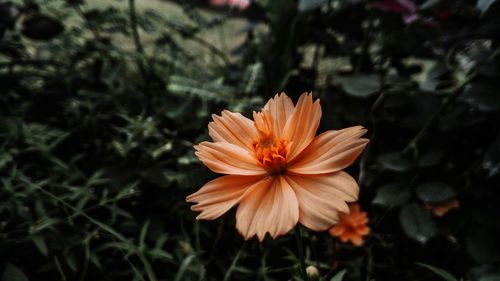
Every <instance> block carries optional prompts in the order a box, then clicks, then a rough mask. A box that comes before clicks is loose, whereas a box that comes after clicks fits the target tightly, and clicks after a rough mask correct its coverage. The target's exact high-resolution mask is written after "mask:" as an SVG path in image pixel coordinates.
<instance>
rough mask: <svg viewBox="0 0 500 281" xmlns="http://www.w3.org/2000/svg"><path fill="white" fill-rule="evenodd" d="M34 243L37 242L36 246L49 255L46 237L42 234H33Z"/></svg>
mask: <svg viewBox="0 0 500 281" xmlns="http://www.w3.org/2000/svg"><path fill="white" fill-rule="evenodd" d="M31 239H32V240H33V243H35V246H36V248H37V249H38V250H39V251H40V253H42V254H43V255H44V256H47V255H48V249H47V243H45V239H44V238H43V236H41V235H33V236H31Z"/></svg>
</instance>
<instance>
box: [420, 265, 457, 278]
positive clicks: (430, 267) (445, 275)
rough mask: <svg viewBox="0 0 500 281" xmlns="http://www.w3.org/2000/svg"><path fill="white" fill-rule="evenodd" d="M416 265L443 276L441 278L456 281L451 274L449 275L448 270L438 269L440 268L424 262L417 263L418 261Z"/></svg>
mask: <svg viewBox="0 0 500 281" xmlns="http://www.w3.org/2000/svg"><path fill="white" fill-rule="evenodd" d="M417 265H419V266H421V267H423V268H426V269H428V270H430V271H432V272H434V273H436V274H437V275H439V276H441V277H442V278H443V280H446V281H458V279H457V278H455V277H454V276H453V275H451V273H449V272H448V271H446V270H444V269H440V268H437V267H434V266H431V265H428V264H425V263H419V262H417Z"/></svg>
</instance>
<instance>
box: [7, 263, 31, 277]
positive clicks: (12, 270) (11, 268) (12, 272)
mask: <svg viewBox="0 0 500 281" xmlns="http://www.w3.org/2000/svg"><path fill="white" fill-rule="evenodd" d="M2 281H29V279H28V277H27V276H26V274H24V272H23V271H22V270H21V269H19V268H18V267H17V266H15V265H13V264H11V263H7V264H6V265H5V269H4V271H3V273H2Z"/></svg>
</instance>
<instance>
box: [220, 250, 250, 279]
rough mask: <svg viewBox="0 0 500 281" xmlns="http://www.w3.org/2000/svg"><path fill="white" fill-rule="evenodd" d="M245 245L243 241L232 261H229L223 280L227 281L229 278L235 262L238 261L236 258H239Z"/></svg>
mask: <svg viewBox="0 0 500 281" xmlns="http://www.w3.org/2000/svg"><path fill="white" fill-rule="evenodd" d="M245 245H246V242H243V245H241V248H240V250H239V251H238V253H236V256H235V257H234V259H233V261H232V262H231V266H230V267H229V269H228V270H227V271H226V274H225V275H224V281H229V280H230V278H231V274H232V273H233V271H234V269H235V268H236V264H237V263H238V260H239V259H240V257H241V255H242V254H243V253H244V251H245Z"/></svg>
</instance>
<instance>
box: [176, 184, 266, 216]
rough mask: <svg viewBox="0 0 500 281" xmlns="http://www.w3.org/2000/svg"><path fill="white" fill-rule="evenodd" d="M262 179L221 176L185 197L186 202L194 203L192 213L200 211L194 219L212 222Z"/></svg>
mask: <svg viewBox="0 0 500 281" xmlns="http://www.w3.org/2000/svg"><path fill="white" fill-rule="evenodd" d="M260 179H262V177H261V176H235V175H229V176H223V177H220V178H216V179H214V180H212V181H210V182H208V183H206V184H205V185H204V186H203V187H202V188H200V189H199V190H198V191H197V192H195V193H193V194H191V195H189V196H188V197H186V201H187V202H196V203H197V204H196V205H193V206H191V210H193V211H201V213H200V214H199V215H198V216H197V217H196V219H204V220H213V219H216V218H218V217H220V216H221V215H223V214H224V213H226V212H227V211H228V210H229V209H231V208H232V207H233V206H234V205H236V204H238V203H239V202H240V199H241V197H242V195H243V193H245V191H246V190H247V189H248V187H250V186H251V185H253V184H254V183H256V182H258V181H259V180H260Z"/></svg>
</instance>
